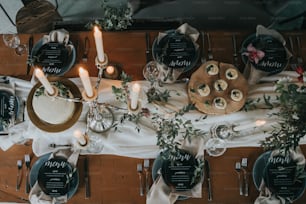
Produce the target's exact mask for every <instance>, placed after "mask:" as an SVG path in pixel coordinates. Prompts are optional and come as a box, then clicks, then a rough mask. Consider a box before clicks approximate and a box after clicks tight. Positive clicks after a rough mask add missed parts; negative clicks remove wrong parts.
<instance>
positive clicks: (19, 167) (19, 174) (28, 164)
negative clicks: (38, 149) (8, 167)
mask: <svg viewBox="0 0 306 204" xmlns="http://www.w3.org/2000/svg"><path fill="white" fill-rule="evenodd" d="M24 163H25V166H26V184H25V192H26V193H29V192H30V178H29V174H30V169H31V158H30V155H29V154H26V155H24ZM22 165H23V163H22V160H17V181H16V191H19V190H20V185H21V180H22Z"/></svg>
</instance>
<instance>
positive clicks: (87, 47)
mask: <svg viewBox="0 0 306 204" xmlns="http://www.w3.org/2000/svg"><path fill="white" fill-rule="evenodd" d="M88 51H89V38H88V37H86V38H85V41H84V53H83V56H82V61H83V62H87V59H88Z"/></svg>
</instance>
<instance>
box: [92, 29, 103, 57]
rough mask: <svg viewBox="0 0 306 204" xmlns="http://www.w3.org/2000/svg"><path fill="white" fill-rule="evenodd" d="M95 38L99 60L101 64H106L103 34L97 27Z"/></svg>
mask: <svg viewBox="0 0 306 204" xmlns="http://www.w3.org/2000/svg"><path fill="white" fill-rule="evenodd" d="M94 38H95V43H96V50H97V56H98V60H99V61H100V62H104V48H103V39H102V32H101V31H100V29H99V28H98V27H97V26H95V27H94Z"/></svg>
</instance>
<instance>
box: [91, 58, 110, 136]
mask: <svg viewBox="0 0 306 204" xmlns="http://www.w3.org/2000/svg"><path fill="white" fill-rule="evenodd" d="M104 59H105V60H104V61H103V62H100V61H99V60H98V58H97V57H96V60H95V62H96V67H97V69H98V70H99V72H98V79H97V82H96V85H95V91H96V93H98V89H99V86H100V82H101V79H102V74H103V71H104V69H105V68H106V66H107V65H108V57H107V55H106V54H104ZM94 95H95V94H94ZM85 100H86V98H85ZM87 101H88V102H89V112H88V114H87V123H88V126H89V128H90V129H91V130H92V131H94V132H99V133H102V132H105V131H107V130H109V129H110V128H111V127H112V125H113V123H114V114H113V112H112V111H111V110H110V109H109V108H108V107H106V106H105V105H104V104H102V103H99V102H98V94H96V97H95V98H93V99H87Z"/></svg>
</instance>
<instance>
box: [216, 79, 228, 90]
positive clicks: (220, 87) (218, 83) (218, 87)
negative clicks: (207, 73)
mask: <svg viewBox="0 0 306 204" xmlns="http://www.w3.org/2000/svg"><path fill="white" fill-rule="evenodd" d="M227 87H228V84H227V82H226V81H225V80H223V79H218V80H217V81H215V83H214V88H215V90H216V91H225V90H226V89H227Z"/></svg>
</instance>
